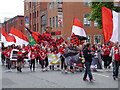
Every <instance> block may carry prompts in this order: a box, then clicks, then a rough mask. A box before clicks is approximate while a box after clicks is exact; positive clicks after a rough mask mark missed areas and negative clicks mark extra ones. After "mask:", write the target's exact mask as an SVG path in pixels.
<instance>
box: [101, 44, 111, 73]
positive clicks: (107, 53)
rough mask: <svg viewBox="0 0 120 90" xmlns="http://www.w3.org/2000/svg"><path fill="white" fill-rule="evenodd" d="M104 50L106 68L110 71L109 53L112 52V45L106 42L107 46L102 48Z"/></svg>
mask: <svg viewBox="0 0 120 90" xmlns="http://www.w3.org/2000/svg"><path fill="white" fill-rule="evenodd" d="M102 51H103V61H104V68H105V69H106V71H108V69H107V68H108V66H109V64H108V63H109V54H110V47H109V46H108V45H107V44H105V46H104V47H103V49H102Z"/></svg>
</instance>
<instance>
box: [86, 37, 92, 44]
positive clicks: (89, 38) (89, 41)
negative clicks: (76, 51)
mask: <svg viewBox="0 0 120 90" xmlns="http://www.w3.org/2000/svg"><path fill="white" fill-rule="evenodd" d="M86 43H91V35H87V40H86Z"/></svg>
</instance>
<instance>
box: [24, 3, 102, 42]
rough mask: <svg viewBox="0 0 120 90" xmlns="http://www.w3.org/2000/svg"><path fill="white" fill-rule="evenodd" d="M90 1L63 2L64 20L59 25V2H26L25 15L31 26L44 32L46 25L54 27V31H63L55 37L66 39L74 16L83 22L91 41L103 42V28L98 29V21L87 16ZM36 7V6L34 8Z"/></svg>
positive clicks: (37, 30) (69, 33)
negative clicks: (92, 20) (90, 19)
mask: <svg viewBox="0 0 120 90" xmlns="http://www.w3.org/2000/svg"><path fill="white" fill-rule="evenodd" d="M89 5H90V3H89V2H63V4H62V7H61V8H60V9H61V11H62V13H63V14H62V17H60V18H62V21H63V23H62V24H61V25H59V15H58V11H59V9H58V8H59V3H58V2H24V7H25V10H24V16H25V17H29V28H30V29H31V30H34V31H36V32H39V33H43V32H44V26H46V25H49V26H52V27H53V31H61V35H57V36H55V35H53V38H57V37H60V36H62V37H63V38H64V39H65V40H67V39H68V37H70V35H71V32H72V24H73V19H74V17H76V18H78V19H79V20H80V21H81V23H82V24H83V28H84V29H85V32H86V34H87V37H88V40H87V41H86V42H91V43H95V42H97V43H99V42H102V43H103V34H102V30H101V29H97V22H95V21H94V22H91V21H88V19H87V17H88V16H89V14H90V13H91V10H90V8H89ZM34 7H35V8H34Z"/></svg>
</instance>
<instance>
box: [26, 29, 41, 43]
mask: <svg viewBox="0 0 120 90" xmlns="http://www.w3.org/2000/svg"><path fill="white" fill-rule="evenodd" d="M25 28H26V29H27V30H28V31H29V32H30V34H31V35H32V37H33V38H34V40H35V41H36V43H37V44H38V43H39V42H38V38H39V37H40V36H41V35H40V34H39V33H37V32H34V31H32V30H30V29H29V28H28V27H25Z"/></svg>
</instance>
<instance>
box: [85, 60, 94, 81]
mask: <svg viewBox="0 0 120 90" xmlns="http://www.w3.org/2000/svg"><path fill="white" fill-rule="evenodd" d="M90 66H91V62H85V67H86V70H85V73H84V77H83V79H84V80H85V79H86V78H87V75H88V76H89V79H90V80H91V79H93V76H92V73H91V69H90Z"/></svg>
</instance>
